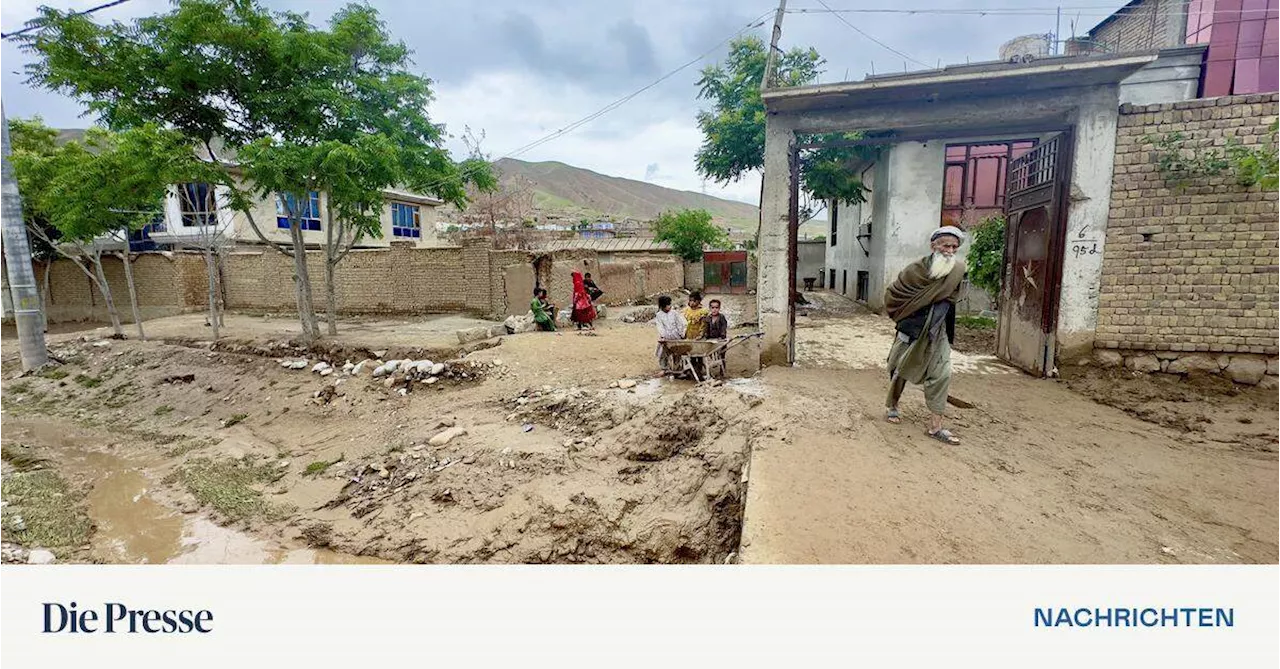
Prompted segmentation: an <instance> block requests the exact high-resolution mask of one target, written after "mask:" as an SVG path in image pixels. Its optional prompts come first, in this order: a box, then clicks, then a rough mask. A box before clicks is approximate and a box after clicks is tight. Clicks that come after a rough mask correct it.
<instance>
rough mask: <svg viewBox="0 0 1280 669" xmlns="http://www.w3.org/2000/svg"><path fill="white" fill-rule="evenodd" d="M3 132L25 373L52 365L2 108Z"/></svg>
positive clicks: (12, 286) (7, 245) (7, 252)
mask: <svg viewBox="0 0 1280 669" xmlns="http://www.w3.org/2000/svg"><path fill="white" fill-rule="evenodd" d="M0 124H2V125H3V126H4V127H3V129H0V131H2V132H3V133H4V146H3V161H4V165H3V167H2V168H0V169H2V170H3V171H2V177H3V182H4V184H3V185H4V200H3V204H4V211H3V224H4V264H5V268H6V269H7V270H8V273H9V291H10V294H11V295H12V296H13V299H12V302H13V319H14V321H15V322H16V323H17V325H18V346H19V348H20V349H21V351H22V371H24V372H26V371H30V370H33V369H36V368H39V367H43V366H44V365H45V364H47V363H48V362H49V351H48V349H46V348H45V343H44V319H43V318H42V317H41V316H40V292H39V290H38V289H37V288H36V273H35V272H34V271H33V270H32V269H31V244H30V243H29V242H28V240H27V228H26V226H25V225H23V222H22V196H21V195H19V194H18V180H17V178H16V177H15V176H14V174H13V162H12V161H11V160H9V119H8V117H6V116H5V115H4V108H3V107H0Z"/></svg>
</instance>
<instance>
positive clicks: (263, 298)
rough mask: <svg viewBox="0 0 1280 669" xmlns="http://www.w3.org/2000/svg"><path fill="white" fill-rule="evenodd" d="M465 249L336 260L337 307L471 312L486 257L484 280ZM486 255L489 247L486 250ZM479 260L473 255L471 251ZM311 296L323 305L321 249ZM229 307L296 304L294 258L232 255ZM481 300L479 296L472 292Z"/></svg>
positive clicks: (362, 252) (484, 290)
mask: <svg viewBox="0 0 1280 669" xmlns="http://www.w3.org/2000/svg"><path fill="white" fill-rule="evenodd" d="M467 251H468V249H465V248H427V249H419V248H413V247H412V245H411V244H398V243H394V242H393V243H392V245H391V248H390V249H357V250H355V251H352V252H351V253H350V254H349V255H348V256H347V257H346V259H344V260H343V261H342V263H341V264H339V265H338V269H337V272H336V276H335V278H336V287H337V298H338V311H339V313H344V314H374V315H376V314H405V313H433V312H442V311H467V310H468V309H469V308H470V305H471V304H472V303H478V302H479V300H480V299H482V300H483V301H484V303H485V304H484V306H483V307H482V308H481V309H480V310H482V311H483V310H485V309H487V304H488V298H489V296H488V293H489V275H488V262H487V260H486V261H485V262H484V264H483V266H484V275H483V277H484V278H483V281H480V280H479V279H478V278H477V277H478V274H477V272H476V271H475V270H472V271H471V272H468V271H466V270H465V263H464V259H465V258H466V257H468V256H467ZM482 252H484V253H487V251H482ZM471 257H472V258H474V256H471ZM307 270H308V272H309V273H310V275H311V286H312V291H313V299H314V300H315V305H316V308H317V309H318V310H323V309H324V305H325V294H324V254H323V253H322V252H320V251H311V252H308V253H307ZM226 279H227V291H226V292H227V308H229V309H233V310H246V311H280V312H290V311H293V310H295V309H296V305H297V301H296V299H295V297H294V292H293V291H294V285H293V259H292V258H288V257H286V256H284V255H281V254H279V253H277V252H275V251H274V250H270V249H268V250H261V251H248V252H237V253H231V254H228V255H227V258H226ZM477 290H478V292H479V293H480V295H481V298H475V297H474V296H473V295H474V291H477Z"/></svg>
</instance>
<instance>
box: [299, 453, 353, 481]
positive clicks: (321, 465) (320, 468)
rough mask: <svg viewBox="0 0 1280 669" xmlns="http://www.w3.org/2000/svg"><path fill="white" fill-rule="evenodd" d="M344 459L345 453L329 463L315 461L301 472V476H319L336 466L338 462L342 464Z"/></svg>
mask: <svg viewBox="0 0 1280 669" xmlns="http://www.w3.org/2000/svg"><path fill="white" fill-rule="evenodd" d="M346 458H347V455H346V453H343V454H341V455H339V456H338V459H336V460H331V461H329V462H325V461H324V460H316V461H315V462H313V463H311V464H309V465H307V468H306V469H304V470H303V471H302V475H303V476H319V475H321V474H323V473H325V471H327V470H328V469H329V468H330V467H332V466H334V465H336V464H338V463H339V462H342V461H343V460H345V459H346Z"/></svg>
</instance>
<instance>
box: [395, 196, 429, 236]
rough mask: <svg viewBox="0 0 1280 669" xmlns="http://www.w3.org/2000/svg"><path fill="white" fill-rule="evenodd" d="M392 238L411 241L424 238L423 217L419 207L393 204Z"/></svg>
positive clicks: (398, 203)
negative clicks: (402, 238)
mask: <svg viewBox="0 0 1280 669" xmlns="http://www.w3.org/2000/svg"><path fill="white" fill-rule="evenodd" d="M391 236H392V237H404V238H409V239H420V238H421V237H422V217H421V214H420V213H419V210H418V206H417V205H413V204H403V203H400V202H392V203H391Z"/></svg>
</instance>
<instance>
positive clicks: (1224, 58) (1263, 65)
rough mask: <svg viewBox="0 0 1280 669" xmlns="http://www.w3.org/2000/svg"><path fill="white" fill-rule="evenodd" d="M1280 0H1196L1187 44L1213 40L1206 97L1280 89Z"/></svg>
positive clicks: (1205, 80)
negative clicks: (1279, 46)
mask: <svg viewBox="0 0 1280 669" xmlns="http://www.w3.org/2000/svg"><path fill="white" fill-rule="evenodd" d="M1278 24H1280V0H1191V2H1189V3H1188V6H1187V37H1186V40H1187V41H1186V43H1187V44H1208V45H1209V50H1208V53H1207V55H1206V56H1205V67H1204V74H1203V78H1202V80H1201V84H1200V96H1201V97H1217V96H1221V95H1242V94H1248V93H1270V92H1273V91H1276V90H1280V76H1278V74H1280V53H1278V51H1280V48H1278V45H1280V32H1278Z"/></svg>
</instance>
